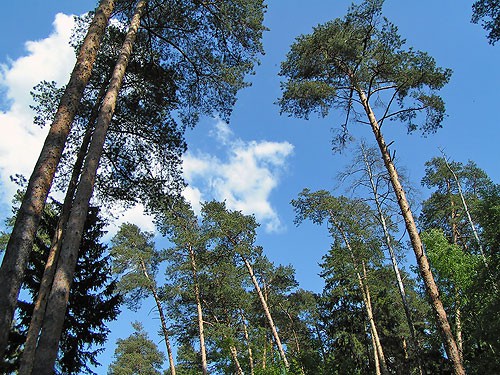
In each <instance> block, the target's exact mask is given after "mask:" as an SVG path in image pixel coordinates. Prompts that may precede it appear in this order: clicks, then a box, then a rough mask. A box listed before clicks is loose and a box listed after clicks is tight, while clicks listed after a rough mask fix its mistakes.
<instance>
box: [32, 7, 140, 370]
mask: <svg viewBox="0 0 500 375" xmlns="http://www.w3.org/2000/svg"><path fill="white" fill-rule="evenodd" d="M145 5H146V0H141V1H139V2H138V3H137V6H136V10H135V13H134V16H133V18H132V21H131V23H130V26H129V30H128V32H127V36H126V38H125V41H124V43H123V45H122V48H121V51H120V56H119V57H118V61H117V63H116V66H115V69H114V71H113V75H112V77H111V82H110V85H109V87H108V90H107V92H106V96H105V97H104V100H103V104H102V106H101V109H100V111H99V118H98V120H97V125H96V129H95V131H94V135H93V137H92V142H91V144H90V147H89V151H88V154H87V157H86V159H85V165H84V168H83V171H82V174H81V177H80V182H79V183H78V188H77V191H76V195H75V200H74V203H73V208H72V210H71V214H70V217H69V220H68V225H67V230H66V233H65V235H64V238H63V243H62V248H61V255H60V259H59V263H58V266H57V271H56V274H55V278H54V283H53V286H52V291H51V293H50V296H49V301H48V305H47V312H46V316H45V320H44V324H43V327H42V334H41V336H40V340H39V342H38V346H37V350H36V355H35V366H34V368H33V372H34V373H36V374H37V375H38V374H40V375H43V374H51V373H52V372H53V368H54V363H55V360H56V357H57V349H58V343H59V339H60V336H61V331H62V327H63V323H64V316H65V313H66V307H67V303H68V299H69V291H70V288H71V285H72V282H73V274H74V271H75V266H76V261H77V258H78V249H79V247H80V242H81V238H82V232H83V226H84V223H85V218H86V215H87V212H88V208H89V202H90V198H91V196H92V192H93V188H94V183H95V177H96V173H97V168H98V165H99V160H100V157H101V154H102V150H103V146H104V142H105V139H106V133H107V130H108V127H109V124H110V122H111V118H112V116H113V113H114V110H115V106H116V101H117V97H118V92H119V90H120V88H121V84H122V80H123V76H124V74H125V70H126V68H127V64H128V61H129V58H130V55H131V53H132V48H133V45H134V41H135V37H136V35H137V30H138V29H139V24H140V18H141V15H142V12H143V10H144V8H145Z"/></svg>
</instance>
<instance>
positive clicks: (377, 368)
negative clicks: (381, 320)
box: [371, 335, 381, 375]
mask: <svg viewBox="0 0 500 375" xmlns="http://www.w3.org/2000/svg"><path fill="white" fill-rule="evenodd" d="M371 336H372V346H373V362H374V364H375V374H376V375H381V372H380V360H379V358H378V352H377V344H376V343H375V337H374V336H373V335H371Z"/></svg>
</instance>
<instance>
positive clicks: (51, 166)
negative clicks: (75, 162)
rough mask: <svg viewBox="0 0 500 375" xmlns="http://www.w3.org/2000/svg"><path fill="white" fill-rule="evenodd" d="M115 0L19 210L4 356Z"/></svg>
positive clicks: (8, 261)
mask: <svg viewBox="0 0 500 375" xmlns="http://www.w3.org/2000/svg"><path fill="white" fill-rule="evenodd" d="M114 3H115V1H114V0H101V2H100V4H99V6H98V7H97V9H96V11H95V15H94V18H93V20H92V23H91V24H90V27H89V29H88V32H87V35H86V37H85V39H84V41H83V44H82V47H81V49H80V52H79V54H78V57H77V60H76V64H75V67H74V68H73V72H72V73H71V77H70V79H69V82H68V85H67V86H66V89H65V91H64V94H63V96H62V97H61V101H60V104H59V107H58V109H57V112H56V115H55V118H54V121H53V123H52V125H51V126H50V129H49V133H48V135H47V137H46V139H45V143H44V145H43V147H42V150H41V152H40V156H39V157H38V161H37V162H36V165H35V168H34V169H33V173H32V174H31V177H30V180H29V183H28V187H27V189H26V193H25V195H24V197H23V201H22V203H21V207H20V208H19V211H18V213H17V217H16V222H15V224H14V227H13V229H12V234H11V236H10V239H9V242H8V244H7V247H6V249H5V254H4V258H3V261H2V266H1V268H0V357H3V353H4V351H5V348H6V346H7V340H8V334H9V331H10V326H11V322H12V319H13V316H14V310H15V308H16V305H17V299H18V296H19V291H20V289H21V284H22V280H23V277H24V272H25V270H26V265H27V262H28V258H29V254H30V253H31V251H32V249H33V242H34V239H35V236H36V231H37V229H38V224H39V222H40V217H41V215H42V212H43V209H44V207H45V202H46V200H47V196H48V193H49V190H50V187H51V186H52V181H53V179H54V175H55V172H56V168H57V165H58V164H59V161H60V159H61V155H62V152H63V149H64V146H65V143H66V139H67V137H68V134H69V131H70V128H71V124H72V123H73V119H74V117H75V114H76V112H77V110H78V105H79V104H80V101H81V98H82V96H83V91H84V89H85V87H86V86H87V84H88V82H89V79H90V76H91V73H92V67H93V65H94V62H95V59H96V57H97V53H98V51H99V48H100V44H101V41H102V39H103V36H104V32H105V30H106V26H107V24H108V20H109V17H110V16H111V13H112V11H113V9H114Z"/></svg>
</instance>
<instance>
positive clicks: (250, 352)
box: [241, 313, 254, 375]
mask: <svg viewBox="0 0 500 375" xmlns="http://www.w3.org/2000/svg"><path fill="white" fill-rule="evenodd" d="M241 321H242V324H243V334H244V335H245V341H246V343H247V348H248V364H249V366H250V375H254V367H253V353H252V347H251V345H250V337H249V336H248V328H247V324H246V322H245V317H244V316H243V313H242V314H241Z"/></svg>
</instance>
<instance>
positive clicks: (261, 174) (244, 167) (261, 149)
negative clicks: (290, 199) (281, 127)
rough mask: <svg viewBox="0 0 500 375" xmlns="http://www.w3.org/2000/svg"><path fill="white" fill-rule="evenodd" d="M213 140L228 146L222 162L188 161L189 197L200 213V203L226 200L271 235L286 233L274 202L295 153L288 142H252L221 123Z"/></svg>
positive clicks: (195, 155) (190, 157)
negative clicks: (243, 138)
mask: <svg viewBox="0 0 500 375" xmlns="http://www.w3.org/2000/svg"><path fill="white" fill-rule="evenodd" d="M212 136H213V137H214V138H215V139H216V140H217V141H218V142H219V143H220V144H221V145H222V146H224V150H225V155H224V157H223V158H219V157H217V156H215V155H211V154H206V153H202V152H197V151H194V152H189V153H188V154H187V155H186V156H185V157H184V176H185V178H186V180H187V182H188V183H189V189H188V190H186V192H185V196H186V198H188V199H189V200H191V203H192V204H193V206H194V207H195V209H196V208H198V209H199V200H200V199H201V200H210V199H216V200H224V201H226V204H227V205H228V207H229V208H230V209H234V210H240V211H242V212H243V213H245V214H254V215H255V217H256V219H257V220H258V221H259V222H260V223H261V224H263V225H264V226H265V229H266V230H267V231H269V232H273V231H278V230H280V229H282V224H281V222H280V219H279V216H278V214H277V212H276V211H275V209H274V208H273V207H272V205H271V202H270V196H271V192H272V191H273V189H275V188H276V186H277V185H278V182H279V178H280V176H281V174H282V172H283V171H284V170H285V168H286V160H287V158H288V157H289V156H290V155H291V154H292V152H293V145H291V144H290V143H288V142H270V141H248V142H245V141H243V140H242V139H240V138H238V137H236V136H235V135H234V134H233V133H232V131H231V130H230V129H229V126H228V125H227V124H226V123H224V122H222V121H220V120H218V121H217V122H216V124H215V125H214V130H213V131H212Z"/></svg>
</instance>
